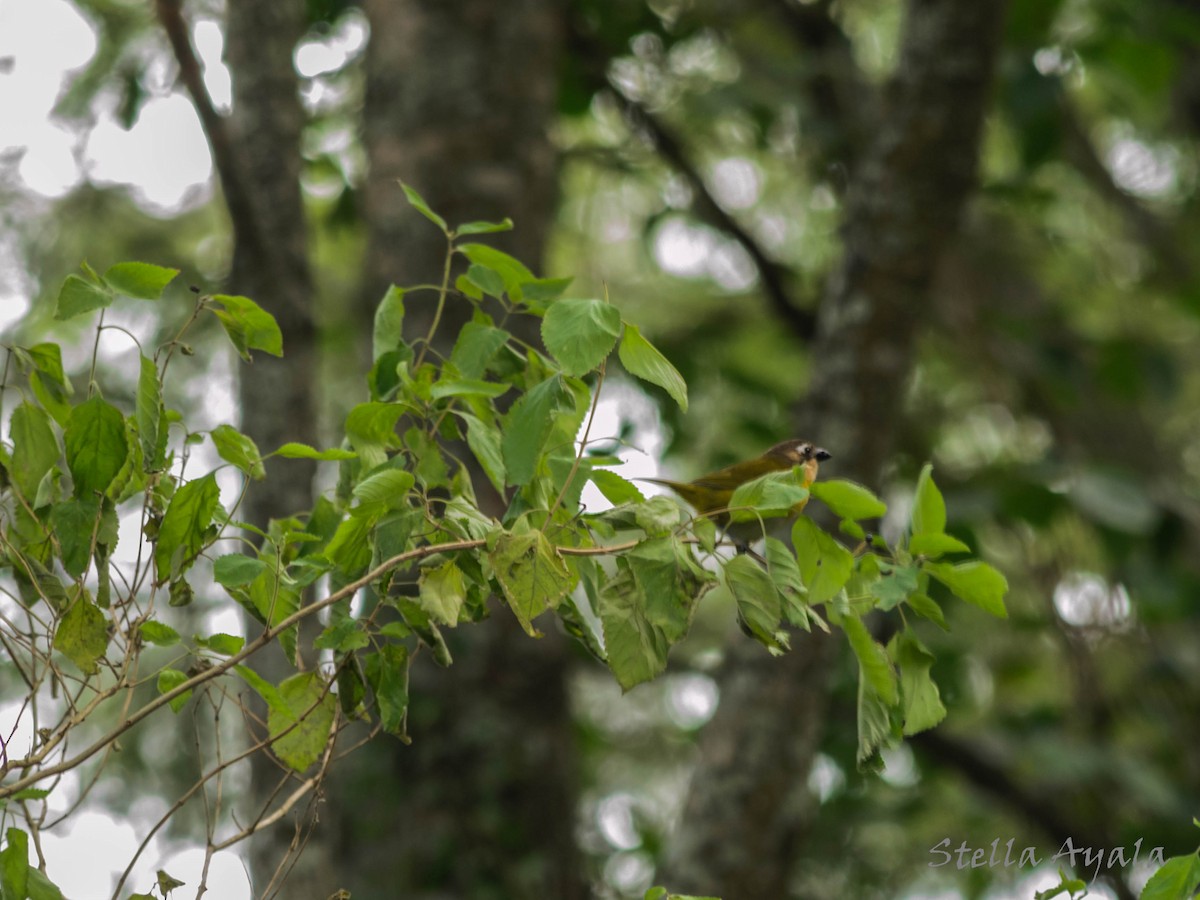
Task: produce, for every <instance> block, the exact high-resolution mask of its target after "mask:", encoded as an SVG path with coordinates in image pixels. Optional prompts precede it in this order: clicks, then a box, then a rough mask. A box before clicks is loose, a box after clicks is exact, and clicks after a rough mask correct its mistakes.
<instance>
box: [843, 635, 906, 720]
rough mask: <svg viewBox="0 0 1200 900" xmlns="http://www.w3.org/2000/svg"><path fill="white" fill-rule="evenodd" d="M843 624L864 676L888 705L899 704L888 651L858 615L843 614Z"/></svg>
mask: <svg viewBox="0 0 1200 900" xmlns="http://www.w3.org/2000/svg"><path fill="white" fill-rule="evenodd" d="M841 626H842V630H843V631H845V632H846V637H847V638H848V639H849V640H850V648H851V649H852V650H853V651H854V655H855V656H857V657H858V664H859V666H860V667H861V669H862V673H863V676H864V677H865V678H866V679H867V681H868V682H869V683H870V685H871V689H872V690H873V691H874V692H875V693H876V694H878V695H879V697H880V699H882V700H883V702H884V703H886V704H887V705H888V706H895V705H896V704H898V703H899V702H900V695H899V693H898V691H897V687H896V670H895V669H893V668H892V661H891V660H890V659H889V658H888V655H887V651H886V650H884V649H883V646H882V645H881V644H880V643H879V642H878V641H876V640H875V639H874V638H873V637H871V633H870V632H869V631H867V626H866V625H864V624H863V623H862V619H860V618H858V616H853V615H847V616H843V617H842V621H841Z"/></svg>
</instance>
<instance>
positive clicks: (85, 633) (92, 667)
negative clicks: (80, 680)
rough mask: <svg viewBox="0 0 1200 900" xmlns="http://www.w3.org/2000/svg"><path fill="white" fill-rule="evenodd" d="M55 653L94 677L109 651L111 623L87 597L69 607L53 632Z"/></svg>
mask: <svg viewBox="0 0 1200 900" xmlns="http://www.w3.org/2000/svg"><path fill="white" fill-rule="evenodd" d="M54 649H55V650H58V651H59V652H60V653H62V655H63V656H65V657H66V658H67V659H69V660H71V662H73V663H75V665H77V666H79V668H80V669H81V670H82V671H83V674H85V675H95V674H96V672H97V670H98V669H99V668H100V667H99V665H98V663H99V661H100V659H101V658H102V657H103V656H104V653H105V651H106V650H107V649H108V620H107V619H105V618H104V613H102V612H101V611H100V609H99V608H98V607H97V606H96V604H94V603H92V602H91V601H90V600H88V599H87V597H83V596H81V597H79V598H78V599H76V600H75V602H74V603H72V604H71V605H70V606H69V607H67V612H66V614H65V615H64V616H63V617H62V619H61V620H60V621H59V623H58V628H57V629H55V631H54Z"/></svg>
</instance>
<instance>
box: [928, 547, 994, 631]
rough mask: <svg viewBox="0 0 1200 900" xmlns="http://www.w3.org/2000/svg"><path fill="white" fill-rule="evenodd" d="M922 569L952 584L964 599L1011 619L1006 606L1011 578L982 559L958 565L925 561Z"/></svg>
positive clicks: (947, 585) (960, 597)
mask: <svg viewBox="0 0 1200 900" xmlns="http://www.w3.org/2000/svg"><path fill="white" fill-rule="evenodd" d="M922 568H923V569H924V570H925V571H926V572H928V573H929V574H930V575H932V576H933V577H934V578H936V579H937V580H938V581H940V582H941V583H942V584H944V585H945V586H946V587H948V588H949V589H950V591H951V593H953V594H954V595H955V596H956V597H958V598H959V599H960V600H966V601H967V602H968V603H973V604H975V605H976V606H978V607H979V608H980V609H983V610H986V611H987V612H990V613H991V614H992V615H993V616H996V617H998V618H1001V619H1007V618H1008V610H1006V609H1005V608H1004V595H1005V594H1007V593H1008V579H1006V578H1005V577H1004V576H1003V575H1002V574H1001V573H1000V572H998V571H997V570H996V569H994V568H993V567H992V566H989V565H988V564H987V563H985V562H979V561H978V560H974V561H972V562H965V563H959V564H958V565H956V566H953V565H950V564H949V563H925V565H924V566H922Z"/></svg>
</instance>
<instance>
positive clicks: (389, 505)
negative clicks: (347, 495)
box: [354, 469, 416, 509]
mask: <svg viewBox="0 0 1200 900" xmlns="http://www.w3.org/2000/svg"><path fill="white" fill-rule="evenodd" d="M415 483H416V479H415V478H414V477H413V474H412V472H405V471H403V470H402V469H383V470H382V471H379V472H375V473H374V474H373V475H368V476H367V477H366V478H364V479H363V480H362V481H360V482H359V483H358V484H356V485H355V486H354V496H355V497H357V498H358V499H359V500H360V501H362V502H363V503H364V504H369V503H378V504H381V505H382V506H383V507H384V508H385V509H396V508H397V507H399V506H400V505H402V504H403V502H404V498H405V497H406V496H407V495H408V492H409V491H411V490H412V487H413V485H414V484H415Z"/></svg>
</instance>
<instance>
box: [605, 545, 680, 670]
mask: <svg viewBox="0 0 1200 900" xmlns="http://www.w3.org/2000/svg"><path fill="white" fill-rule="evenodd" d="M617 566H618V570H617V575H616V577H615V578H610V579H609V580H608V581H607V582H606V583H605V585H604V587H603V588H602V589H601V590H600V596H599V607H600V609H599V613H600V623H601V625H602V626H603V628H604V648H605V652H606V654H607V656H608V665H609V668H610V669H612V673H613V675H614V676H616V679H617V682H618V683H619V684H620V685H621V689H622V690H626V691H628V690H631V689H632V688H634V687H636V686H637V685H639V684H641V683H642V682H643V681H649V680H650V679H651V678H654V677H655V676H656V675H658V674H659V673H660V672H662V671H663V669H665V668H666V667H667V652H668V651H669V650H670V649H671V643H670V641H668V640H667V638H666V637H665V636H664V634H663V631H662V628H661V627H660V626H658V625H656V624H655V623H653V622H651V621H650V620H649V618H648V617H647V615H646V596H645V594H644V593H643V591H642V588H641V587H640V586H639V585H638V583H637V580H636V579H635V578H634V577H633V573H632V572H631V571H630V570H629V564H628V563H627V562H626V561H625V560H624V559H623V558H622V559H618V560H617Z"/></svg>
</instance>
